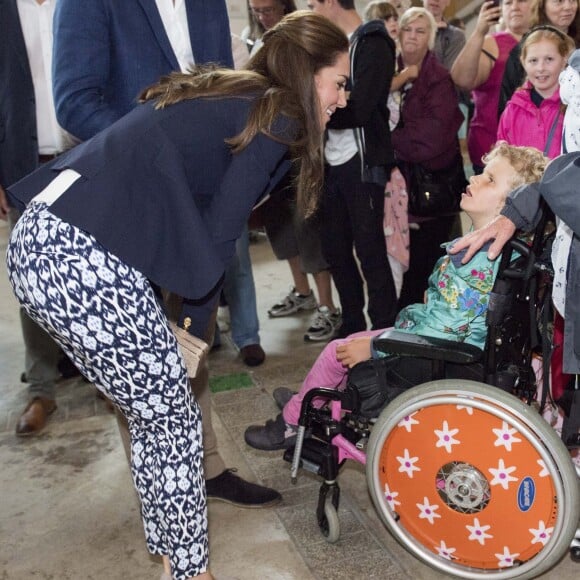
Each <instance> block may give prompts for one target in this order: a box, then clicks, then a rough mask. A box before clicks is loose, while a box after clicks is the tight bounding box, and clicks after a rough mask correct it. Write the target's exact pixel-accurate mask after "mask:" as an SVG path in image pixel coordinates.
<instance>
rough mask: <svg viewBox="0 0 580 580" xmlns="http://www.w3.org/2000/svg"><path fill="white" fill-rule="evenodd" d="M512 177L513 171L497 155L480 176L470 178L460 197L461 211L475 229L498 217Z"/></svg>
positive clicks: (507, 162) (514, 172) (508, 163)
mask: <svg viewBox="0 0 580 580" xmlns="http://www.w3.org/2000/svg"><path fill="white" fill-rule="evenodd" d="M514 177H516V171H515V169H514V168H513V167H512V165H511V164H510V162H509V161H508V160H507V159H506V158H505V157H501V156H499V155H498V156H497V157H494V158H493V159H492V160H491V161H490V162H489V163H488V164H487V165H486V166H485V168H484V170H483V173H482V174H481V175H474V176H473V177H471V179H470V180H469V185H468V186H467V188H466V190H465V193H464V194H463V195H462V196H461V209H462V210H463V211H465V213H467V215H468V216H469V217H470V218H471V221H472V222H473V227H474V228H475V229H479V228H481V227H483V226H484V225H486V224H487V223H488V222H490V221H491V220H492V219H493V218H495V217H497V216H498V215H499V213H500V211H501V210H502V209H503V206H504V204H505V200H506V197H507V195H508V193H509V192H510V190H511V189H512V186H511V183H512V181H513V179H514Z"/></svg>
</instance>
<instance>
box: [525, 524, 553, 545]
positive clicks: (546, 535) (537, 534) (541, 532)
mask: <svg viewBox="0 0 580 580" xmlns="http://www.w3.org/2000/svg"><path fill="white" fill-rule="evenodd" d="M553 531H554V528H547V527H546V524H545V523H544V521H543V520H540V521H539V522H538V529H537V530H535V529H534V528H530V534H532V536H534V539H533V540H532V544H537V543H538V542H540V543H541V544H542V545H543V546H545V545H546V544H547V543H548V540H549V539H550V538H551V536H552V532H553Z"/></svg>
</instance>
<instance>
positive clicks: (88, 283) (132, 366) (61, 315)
mask: <svg viewBox="0 0 580 580" xmlns="http://www.w3.org/2000/svg"><path fill="white" fill-rule="evenodd" d="M7 265H8V273H9V278H10V282H11V284H12V287H13V289H14V293H15V294H16V297H17V298H18V300H19V302H20V303H21V304H22V305H23V307H24V308H25V309H26V311H27V312H28V314H29V315H30V316H31V317H32V318H33V319H34V320H35V321H36V322H38V324H40V325H41V326H42V327H43V328H45V329H46V330H47V331H48V332H49V333H50V334H51V335H52V336H53V337H54V338H55V340H56V341H57V342H58V343H59V344H60V345H61V347H62V348H63V350H64V351H65V352H66V353H67V355H68V356H69V357H70V358H71V359H72V360H73V361H74V363H75V364H76V366H77V367H78V368H79V369H80V370H81V371H82V373H83V374H84V375H85V376H86V377H87V378H88V379H89V380H91V381H92V382H93V383H94V384H95V386H96V387H97V388H98V389H99V390H101V391H102V392H103V393H105V395H106V396H107V397H109V398H110V399H111V400H112V401H113V402H114V403H115V404H116V405H117V406H118V407H119V409H120V410H121V411H122V412H123V413H124V415H125V416H126V417H127V420H128V423H129V430H130V433H131V450H132V457H131V470H132V474H133V481H134V483H135V487H136V489H137V492H138V494H139V498H140V500H141V506H142V508H141V510H142V517H143V523H144V528H145V537H146V541H147V547H148V549H149V550H150V551H151V552H152V553H154V554H161V555H168V556H169V558H170V560H171V568H172V575H173V578H174V579H175V580H183V579H185V578H189V577H191V576H194V575H197V574H200V573H201V572H203V571H205V570H206V568H207V559H208V545H207V510H206V497H205V482H204V475H203V465H202V454H203V449H202V435H201V413H200V410H199V407H198V405H197V402H196V401H195V400H194V398H193V396H192V394H191V390H190V387H189V382H188V378H187V373H186V369H185V365H184V362H183V359H182V356H181V353H180V352H179V350H178V346H177V342H176V340H175V337H174V335H173V333H172V332H171V330H170V328H169V326H168V323H167V319H166V317H165V314H164V313H163V311H162V308H161V307H160V305H159V303H158V301H157V299H156V297H155V294H154V292H153V290H152V288H151V286H150V284H149V282H148V280H147V279H146V278H145V277H144V276H143V275H142V274H141V273H140V272H138V271H136V270H135V269H133V268H131V267H130V266H128V265H127V264H125V263H123V262H122V261H121V260H119V258H117V257H116V256H115V255H113V254H111V253H110V252H108V251H107V250H105V249H104V248H103V247H102V246H101V245H100V244H99V243H98V242H97V241H96V240H95V239H94V238H93V237H92V236H91V235H89V234H87V233H86V232H84V231H82V230H80V229H78V228H76V227H73V226H71V225H70V224H68V223H66V222H64V221H62V220H61V219H59V218H58V217H56V216H54V215H53V214H51V213H50V211H49V209H48V207H47V205H46V204H45V203H38V202H33V203H32V204H31V205H30V206H29V208H28V209H27V210H26V211H25V212H24V214H23V215H22V217H21V218H20V220H19V221H18V223H17V224H16V226H15V227H14V230H13V232H12V235H11V238H10V243H9V246H8V251H7Z"/></svg>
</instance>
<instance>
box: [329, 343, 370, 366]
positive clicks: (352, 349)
mask: <svg viewBox="0 0 580 580" xmlns="http://www.w3.org/2000/svg"><path fill="white" fill-rule="evenodd" d="M371 340H372V338H371V337H370V336H361V337H359V338H353V339H352V340H349V341H348V342H346V343H344V344H341V345H340V346H339V347H337V349H336V358H337V360H338V361H340V362H341V363H342V364H343V365H344V366H345V367H348V368H352V367H353V366H354V365H356V364H358V363H360V362H363V361H365V360H369V359H370V358H371Z"/></svg>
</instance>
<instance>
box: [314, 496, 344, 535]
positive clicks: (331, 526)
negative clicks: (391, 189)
mask: <svg viewBox="0 0 580 580" xmlns="http://www.w3.org/2000/svg"><path fill="white" fill-rule="evenodd" d="M318 525H319V527H320V531H321V532H322V535H323V536H324V539H325V540H326V541H327V542H328V543H329V544H336V542H338V538H340V520H339V519H338V511H337V509H336V508H335V507H334V505H333V503H332V500H331V499H330V498H328V499H327V500H326V502H325V503H324V516H323V518H322V520H321V521H320V522H318Z"/></svg>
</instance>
